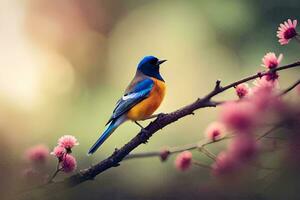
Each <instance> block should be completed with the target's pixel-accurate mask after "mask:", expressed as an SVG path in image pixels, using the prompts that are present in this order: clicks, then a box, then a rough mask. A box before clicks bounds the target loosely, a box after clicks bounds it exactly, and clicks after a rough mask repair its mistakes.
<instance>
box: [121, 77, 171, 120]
mask: <svg viewBox="0 0 300 200" xmlns="http://www.w3.org/2000/svg"><path fill="white" fill-rule="evenodd" d="M151 79H152V80H153V81H154V85H153V88H152V90H151V92H150V94H149V96H148V97H147V98H146V99H144V100H143V101H141V102H140V103H138V104H136V105H135V106H134V107H132V108H131V109H130V110H129V111H128V113H127V117H128V119H130V120H133V121H137V120H142V119H145V118H147V117H149V116H151V115H152V114H153V113H154V112H155V110H156V109H157V108H158V107H159V106H160V104H161V102H162V101H163V99H164V97H165V91H166V86H165V83H164V82H163V81H160V80H158V79H155V78H151Z"/></svg>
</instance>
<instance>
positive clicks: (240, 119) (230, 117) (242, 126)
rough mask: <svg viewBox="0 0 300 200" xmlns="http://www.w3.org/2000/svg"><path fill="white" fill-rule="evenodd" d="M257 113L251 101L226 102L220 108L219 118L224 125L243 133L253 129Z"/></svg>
mask: <svg viewBox="0 0 300 200" xmlns="http://www.w3.org/2000/svg"><path fill="white" fill-rule="evenodd" d="M257 114H258V112H257V110H256V107H255V106H254V105H253V104H252V103H251V102H248V101H241V102H228V103H225V104H224V105H223V106H222V108H221V113H220V119H221V122H223V123H224V125H225V126H226V127H228V128H230V129H233V130H236V131H238V132H240V133H244V132H249V131H250V130H252V129H253V127H254V125H255V124H256V121H257V119H256V118H257V117H258V116H257Z"/></svg>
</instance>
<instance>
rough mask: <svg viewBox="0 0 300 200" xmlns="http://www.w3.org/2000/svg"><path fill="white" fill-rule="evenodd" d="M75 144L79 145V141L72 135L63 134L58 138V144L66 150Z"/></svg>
mask: <svg viewBox="0 0 300 200" xmlns="http://www.w3.org/2000/svg"><path fill="white" fill-rule="evenodd" d="M76 145H79V143H78V142H77V139H76V138H75V137H74V136H72V135H64V136H62V137H61V138H59V140H58V146H61V147H64V148H65V149H67V150H70V149H72V148H73V147H74V146H76Z"/></svg>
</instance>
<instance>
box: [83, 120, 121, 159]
mask: <svg viewBox="0 0 300 200" xmlns="http://www.w3.org/2000/svg"><path fill="white" fill-rule="evenodd" d="M124 121H125V119H124V118H123V117H120V118H118V119H115V120H112V121H111V122H110V123H109V124H108V125H107V126H106V129H105V130H104V132H103V133H102V135H101V137H100V138H99V139H98V140H97V141H96V143H95V144H94V145H93V146H92V147H91V148H90V150H89V152H88V155H91V154H93V153H95V151H97V149H98V148H99V147H100V146H101V145H102V144H103V143H104V142H105V140H106V139H107V138H108V137H109V136H110V135H111V134H112V133H113V132H114V131H115V130H116V128H118V126H120V125H121V124H122V123H123V122H124Z"/></svg>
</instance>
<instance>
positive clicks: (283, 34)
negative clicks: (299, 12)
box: [277, 19, 298, 45]
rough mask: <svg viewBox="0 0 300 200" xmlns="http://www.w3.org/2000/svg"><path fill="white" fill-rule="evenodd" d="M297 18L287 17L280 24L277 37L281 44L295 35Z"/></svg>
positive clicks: (287, 41) (284, 43)
mask: <svg viewBox="0 0 300 200" xmlns="http://www.w3.org/2000/svg"><path fill="white" fill-rule="evenodd" d="M296 26H297V20H293V21H292V20H291V19H288V20H287V21H285V22H283V23H282V24H280V26H279V27H278V31H277V37H278V38H279V40H278V41H279V43H280V44H281V45H286V44H288V43H289V41H290V40H291V39H292V38H294V37H295V36H297V35H298V34H297V31H296Z"/></svg>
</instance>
